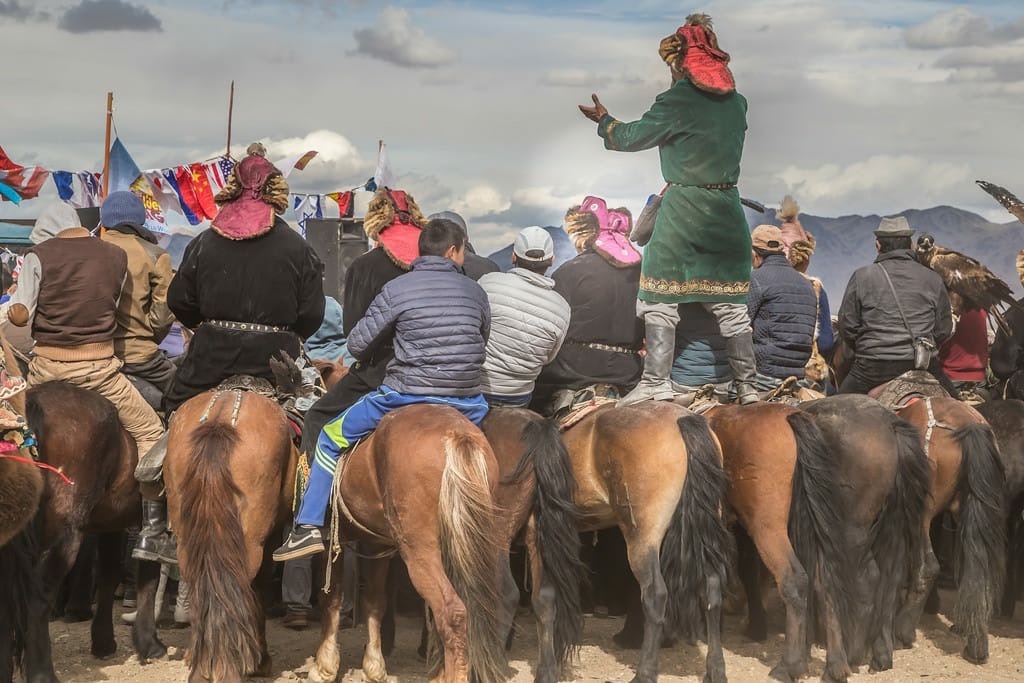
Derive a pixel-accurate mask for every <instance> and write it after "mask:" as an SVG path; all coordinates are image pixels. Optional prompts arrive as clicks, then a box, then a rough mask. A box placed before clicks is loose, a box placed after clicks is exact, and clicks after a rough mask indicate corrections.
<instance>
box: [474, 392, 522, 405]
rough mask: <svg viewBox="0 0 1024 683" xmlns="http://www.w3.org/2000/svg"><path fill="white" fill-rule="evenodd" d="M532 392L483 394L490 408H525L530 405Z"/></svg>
mask: <svg viewBox="0 0 1024 683" xmlns="http://www.w3.org/2000/svg"><path fill="white" fill-rule="evenodd" d="M532 398H533V393H532V392H531V393H529V394H521V395H519V396H497V395H495V394H484V399H485V400H486V401H487V405H489V406H490V407H492V408H525V407H527V406H528V405H530V400H531V399H532Z"/></svg>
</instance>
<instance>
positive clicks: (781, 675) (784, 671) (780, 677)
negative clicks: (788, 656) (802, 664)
mask: <svg viewBox="0 0 1024 683" xmlns="http://www.w3.org/2000/svg"><path fill="white" fill-rule="evenodd" d="M768 678H770V679H772V680H773V681H781V682H782V683H793V677H792V676H790V675H789V669H788V668H786V665H785V664H777V665H776V666H775V668H774V669H772V670H771V671H770V672H769V673H768Z"/></svg>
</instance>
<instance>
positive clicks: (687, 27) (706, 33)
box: [658, 14, 736, 95]
mask: <svg viewBox="0 0 1024 683" xmlns="http://www.w3.org/2000/svg"><path fill="white" fill-rule="evenodd" d="M658 54H660V55H661V58H662V59H663V60H665V63H666V64H668V65H669V66H672V67H675V69H676V70H677V71H679V72H681V73H682V74H684V75H685V76H686V77H687V78H688V79H690V82H691V83H693V84H694V85H695V86H696V87H698V88H700V89H701V90H704V91H705V92H709V93H714V94H716V95H727V94H729V93H731V92H735V90H736V81H735V80H734V79H733V77H732V72H731V71H729V53H728V52H724V51H722V50H720V49H719V48H718V38H717V37H715V32H714V31H712V30H711V17H709V16H708V15H706V14H691V15H690V16H688V17H686V23H685V24H683V25H682V26H680V27H679V28H678V29H677V30H676V32H675V33H673V34H672V35H670V36H669V37H667V38H665V39H664V40H662V41H661V45H660V46H659V47H658Z"/></svg>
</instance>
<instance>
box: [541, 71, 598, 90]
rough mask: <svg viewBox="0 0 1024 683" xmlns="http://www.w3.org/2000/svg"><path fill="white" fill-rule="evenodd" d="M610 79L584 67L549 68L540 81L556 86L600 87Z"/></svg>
mask: <svg viewBox="0 0 1024 683" xmlns="http://www.w3.org/2000/svg"><path fill="white" fill-rule="evenodd" d="M610 81H611V78H609V77H608V76H607V75H603V74H597V73H594V72H593V71H587V70H586V69H551V70H549V71H547V72H545V74H544V75H543V76H542V77H541V79H540V82H541V83H543V84H544V85H550V86H553V87H556V88H563V87H565V88H583V87H586V88H601V87H604V86H606V85H608V83H609V82H610Z"/></svg>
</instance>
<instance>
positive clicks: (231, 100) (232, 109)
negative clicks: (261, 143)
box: [224, 81, 235, 157]
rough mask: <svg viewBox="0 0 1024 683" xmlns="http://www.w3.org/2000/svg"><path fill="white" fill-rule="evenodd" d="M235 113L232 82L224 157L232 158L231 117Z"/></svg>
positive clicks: (232, 85)
mask: <svg viewBox="0 0 1024 683" xmlns="http://www.w3.org/2000/svg"><path fill="white" fill-rule="evenodd" d="M234 111H235V82H234V81H231V95H230V96H229V97H228V144H227V149H226V150H225V152H224V156H226V157H230V156H231V117H232V116H233V114H234Z"/></svg>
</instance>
